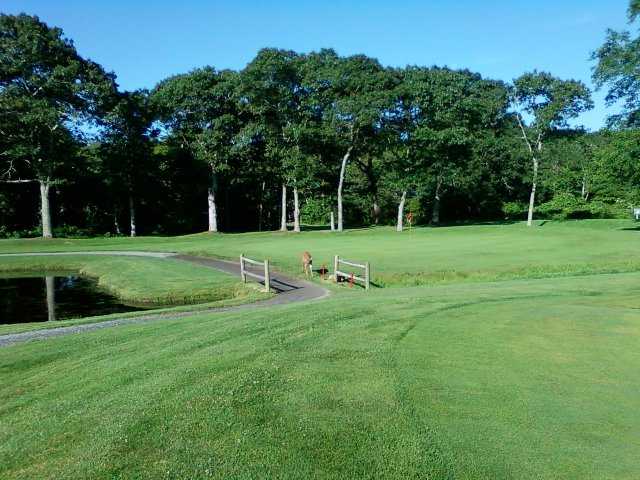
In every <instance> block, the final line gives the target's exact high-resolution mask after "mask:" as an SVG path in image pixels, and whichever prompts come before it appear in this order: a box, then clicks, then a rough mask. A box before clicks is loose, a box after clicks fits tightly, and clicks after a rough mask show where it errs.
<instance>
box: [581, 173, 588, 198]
mask: <svg viewBox="0 0 640 480" xmlns="http://www.w3.org/2000/svg"><path fill="white" fill-rule="evenodd" d="M581 196H582V199H583V200H584V201H585V202H586V201H587V200H588V198H589V189H588V188H587V175H586V174H583V175H582V192H581Z"/></svg>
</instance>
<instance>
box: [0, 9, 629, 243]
mask: <svg viewBox="0 0 640 480" xmlns="http://www.w3.org/2000/svg"><path fill="white" fill-rule="evenodd" d="M0 52H2V54H1V56H0V176H1V177H0V181H1V182H2V183H1V184H0V235H1V236H12V235H34V234H42V235H43V236H45V237H48V236H52V235H53V234H54V233H55V234H56V235H81V234H88V235H97V234H127V235H136V233H143V234H154V233H168V234H173V233H188V232H195V231H202V230H204V229H205V228H208V230H209V231H219V230H222V231H239V230H268V229H278V228H279V229H281V230H286V229H287V228H288V227H289V228H292V229H293V230H295V231H299V230H300V225H301V224H302V223H303V222H304V223H305V224H322V225H327V224H330V225H331V228H332V229H335V230H338V231H339V230H342V229H343V228H345V227H346V226H347V225H348V226H361V225H370V224H395V225H396V227H397V228H398V230H402V228H403V222H404V221H406V218H407V215H408V214H410V218H411V219H412V221H413V222H414V223H422V224H426V223H431V224H438V223H440V222H443V221H446V222H453V221H468V220H498V219H505V218H509V219H518V220H519V219H525V218H527V219H528V220H529V223H531V221H532V219H533V218H534V214H535V215H536V216H538V217H545V218H550V217H551V218H584V217H612V216H628V215H629V212H630V208H631V207H632V206H633V205H635V204H636V202H637V201H638V200H640V199H638V189H637V187H638V180H639V179H638V174H637V173H636V170H637V158H638V153H640V152H638V149H640V143H639V142H638V140H640V135H639V134H638V131H637V130H636V129H635V128H634V127H635V126H634V125H632V124H631V123H630V122H627V123H626V124H625V123H624V122H621V121H620V120H621V119H620V118H617V119H616V121H617V122H618V123H617V125H616V128H615V129H613V128H612V129H610V130H604V131H602V132H598V133H586V132H585V131H584V130H582V129H576V128H570V127H569V122H570V121H571V120H573V119H575V118H577V117H578V116H579V115H580V114H581V113H582V112H584V111H586V110H588V109H589V108H591V107H592V102H591V96H590V92H589V90H588V89H587V87H586V86H585V85H584V84H583V83H581V82H579V81H575V80H561V79H558V78H556V77H554V76H552V75H551V74H549V73H545V72H537V71H534V72H531V73H525V74H523V75H522V76H521V77H519V78H518V79H516V80H514V82H513V83H512V84H506V83H504V82H502V81H497V80H491V79H485V78H482V77H481V76H480V75H479V74H477V73H474V72H470V71H468V70H452V69H449V68H441V67H419V66H409V67H406V68H388V67H384V66H382V65H381V64H380V63H379V62H378V61H377V60H375V59H373V58H370V57H367V56H364V55H355V56H349V57H343V56H339V55H338V54H337V53H336V52H335V51H333V50H321V51H318V52H312V53H307V54H301V53H296V52H293V51H284V50H277V49H264V50H261V51H260V52H258V54H257V56H256V57H255V59H253V60H252V61H251V62H250V63H249V64H248V65H247V66H246V67H245V68H244V69H243V70H242V71H239V72H236V71H230V70H222V71H220V70H216V69H215V68H213V67H204V68H198V69H195V70H192V71H191V72H188V73H184V74H180V75H175V76H172V77H170V78H167V79H165V80H163V81H161V82H160V83H158V84H157V85H156V86H155V87H154V88H153V89H152V90H150V91H147V90H139V91H134V92H121V91H119V90H118V86H117V83H116V77H115V75H114V74H112V73H108V72H105V71H104V69H103V68H102V67H101V66H100V65H98V64H96V63H95V62H92V61H90V60H87V59H85V58H82V57H81V56H80V55H79V54H78V53H77V51H76V49H75V47H74V45H73V43H72V41H71V40H69V39H67V38H65V37H64V35H63V32H62V31H61V30H60V29H57V28H51V27H49V26H47V25H46V24H44V23H43V22H41V21H40V20H39V19H38V18H37V17H33V16H28V15H18V16H12V15H2V16H1V17H0ZM600 53H601V54H602V55H604V56H605V57H606V55H607V54H608V53H607V52H604V53H603V52H600ZM595 55H597V54H594V56H595ZM603 58H604V57H603ZM603 58H600V57H598V58H597V60H598V61H599V62H600V63H599V65H601V64H602V63H603V62H604V61H605V60H607V61H608V60H610V57H606V58H604V60H603ZM596 73H597V74H598V72H596ZM600 74H601V71H600ZM601 82H602V83H603V84H605V83H607V82H609V79H607V78H604V79H602V80H601ZM630 110H633V109H632V108H631V109H630ZM628 113H629V115H628V116H627V119H628V118H631V117H632V115H631V112H628ZM291 224H293V226H292V227H291V226H290V225H291Z"/></svg>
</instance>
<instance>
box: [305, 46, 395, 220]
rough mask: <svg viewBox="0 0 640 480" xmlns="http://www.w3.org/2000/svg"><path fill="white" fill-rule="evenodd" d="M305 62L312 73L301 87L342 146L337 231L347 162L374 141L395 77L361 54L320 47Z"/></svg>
mask: <svg viewBox="0 0 640 480" xmlns="http://www.w3.org/2000/svg"><path fill="white" fill-rule="evenodd" d="M308 62H309V64H310V65H312V68H311V70H310V71H311V72H312V75H309V76H308V77H307V78H306V81H305V85H304V88H305V89H309V91H310V92H312V95H313V96H314V100H313V103H314V104H315V105H316V107H315V108H316V109H318V110H319V111H321V112H322V114H323V115H324V121H325V122H328V123H329V124H330V125H331V128H332V129H333V130H334V132H335V138H336V143H337V144H338V145H340V147H341V149H342V155H341V159H340V163H339V166H340V169H339V172H340V173H339V177H338V179H339V180H338V188H337V207H338V208H337V210H338V225H337V231H342V230H343V228H344V215H343V192H344V185H345V176H346V172H347V164H348V163H349V160H350V159H351V158H352V156H354V155H358V154H359V153H362V152H363V151H364V150H366V146H367V144H368V143H369V142H371V141H375V139H376V136H377V135H378V134H379V132H380V129H381V125H382V120H383V117H384V116H385V114H386V113H387V112H388V111H389V109H390V108H391V107H392V106H393V99H394V93H395V92H394V89H395V86H396V85H397V78H396V76H395V75H392V74H391V73H390V71H389V70H386V69H384V68H383V67H382V66H381V65H380V63H379V62H378V61H377V60H375V59H372V58H369V57H366V56H364V55H354V56H351V57H346V58H341V57H339V56H338V55H337V54H336V53H335V52H334V51H333V50H322V51H320V52H318V53H316V54H311V55H309V58H308Z"/></svg>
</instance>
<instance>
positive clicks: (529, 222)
mask: <svg viewBox="0 0 640 480" xmlns="http://www.w3.org/2000/svg"><path fill="white" fill-rule="evenodd" d="M537 184H538V159H537V158H536V157H533V179H532V182H531V195H529V212H528V213H527V226H528V227H530V226H532V225H533V206H534V205H535V203H536V186H537Z"/></svg>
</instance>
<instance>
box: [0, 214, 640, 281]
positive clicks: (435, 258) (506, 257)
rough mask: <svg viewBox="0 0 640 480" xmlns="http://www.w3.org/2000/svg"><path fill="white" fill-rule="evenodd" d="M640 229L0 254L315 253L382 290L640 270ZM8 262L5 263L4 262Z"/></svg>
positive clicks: (370, 232)
mask: <svg viewBox="0 0 640 480" xmlns="http://www.w3.org/2000/svg"><path fill="white" fill-rule="evenodd" d="M634 228H637V224H636V223H634V222H632V221H626V220H592V221H590V220H585V221H569V222H546V223H544V225H543V226H538V227H535V228H527V227H526V225H525V224H523V223H515V224H502V225H500V224H496V225H469V226H454V227H440V228H414V229H413V230H412V231H411V232H408V231H405V232H403V233H402V234H399V233H397V232H395V230H394V229H392V228H387V227H381V228H372V229H359V230H350V231H346V232H343V233H340V234H336V233H332V232H328V231H313V232H303V233H302V234H294V233H286V234H283V233H280V232H263V233H247V234H214V235H211V234H198V235H189V236H183V237H172V238H163V237H138V238H133V239H131V238H98V239H90V240H69V239H54V240H40V239H35V240H4V241H0V252H28V251H73V250H92V249H105V250H109V249H111V250H122V249H130V250H136V249H140V250H157V251H175V252H182V253H192V254H196V255H205V256H216V257H222V258H232V259H236V258H237V257H238V256H239V255H240V253H245V254H246V255H249V256H253V257H257V258H270V259H271V260H272V262H273V263H274V265H275V266H276V267H277V268H279V269H281V270H284V271H289V272H292V273H296V274H299V272H300V256H301V254H302V252H303V251H305V250H308V251H310V252H311V253H312V255H313V257H314V265H315V267H316V268H319V267H321V266H322V264H325V265H327V267H329V268H332V264H333V255H336V254H339V255H341V256H343V257H345V258H348V259H353V260H362V261H366V260H368V261H370V262H371V264H372V272H373V279H374V281H375V282H376V283H377V284H379V285H381V286H411V285H422V284H437V283H442V282H447V283H451V282H458V281H461V280H464V281H488V280H502V279H512V278H540V277H546V276H566V275H576V274H580V275H584V274H589V273H617V272H633V271H640V258H639V257H638V255H637V251H638V248H639V247H640V240H639V239H640V237H639V235H638V231H634V230H633V229H634ZM2 262H3V260H2V259H0V263H2Z"/></svg>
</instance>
